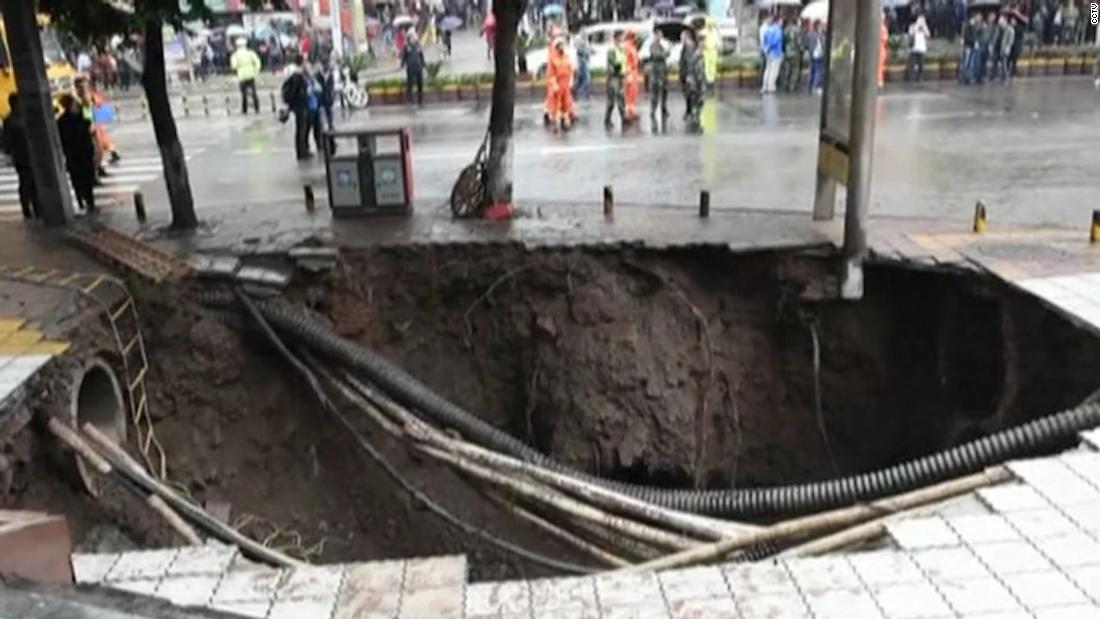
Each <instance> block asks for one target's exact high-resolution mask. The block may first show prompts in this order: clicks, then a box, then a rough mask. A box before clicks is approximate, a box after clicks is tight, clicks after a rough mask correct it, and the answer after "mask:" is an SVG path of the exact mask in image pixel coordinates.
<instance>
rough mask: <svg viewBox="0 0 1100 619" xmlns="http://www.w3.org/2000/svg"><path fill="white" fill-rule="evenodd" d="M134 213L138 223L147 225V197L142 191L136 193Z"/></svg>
mask: <svg viewBox="0 0 1100 619" xmlns="http://www.w3.org/2000/svg"><path fill="white" fill-rule="evenodd" d="M134 213H135V214H137V220H138V221H140V222H141V223H145V196H144V195H142V193H141V192H140V191H135V192H134Z"/></svg>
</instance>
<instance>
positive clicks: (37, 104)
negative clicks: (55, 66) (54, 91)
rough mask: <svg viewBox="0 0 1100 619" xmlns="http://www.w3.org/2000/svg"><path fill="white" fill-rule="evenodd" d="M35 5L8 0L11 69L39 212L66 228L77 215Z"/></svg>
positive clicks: (51, 223)
mask: <svg viewBox="0 0 1100 619" xmlns="http://www.w3.org/2000/svg"><path fill="white" fill-rule="evenodd" d="M34 5H35V3H34V2H33V0H4V1H3V3H2V6H3V16H4V24H5V26H6V28H5V30H6V32H7V35H8V36H7V38H8V43H9V44H10V47H11V64H12V66H11V69H13V70H14V71H15V83H16V88H17V90H18V92H19V114H20V116H21V117H22V122H23V126H24V128H25V129H24V130H25V132H26V136H27V142H28V144H27V150H28V153H29V155H30V165H31V175H32V177H33V178H34V186H35V190H36V193H37V196H38V199H37V203H38V209H39V211H40V212H39V213H38V214H37V215H38V217H40V218H42V219H43V220H45V222H46V225H48V226H64V225H65V224H66V223H67V222H68V220H69V218H70V217H72V215H73V204H72V195H71V194H70V193H69V182H68V178H67V176H66V174H65V165H64V161H63V160H62V154H61V138H60V137H59V136H58V134H57V123H55V122H54V117H53V101H52V98H51V97H50V83H49V81H47V80H46V66H45V61H44V60H43V56H42V40H41V39H40V38H39V35H38V21H37V19H35V13H34ZM12 113H15V111H14V110H13V111H12ZM43 145H44V146H46V147H45V148H43V147H42V146H43Z"/></svg>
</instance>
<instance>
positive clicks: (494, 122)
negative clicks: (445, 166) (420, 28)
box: [486, 0, 526, 210]
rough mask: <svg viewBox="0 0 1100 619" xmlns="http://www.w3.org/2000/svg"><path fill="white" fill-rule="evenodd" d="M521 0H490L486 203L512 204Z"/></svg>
mask: <svg viewBox="0 0 1100 619" xmlns="http://www.w3.org/2000/svg"><path fill="white" fill-rule="evenodd" d="M525 5H526V3H525V2H524V0H499V1H498V2H494V3H493V12H494V13H495V14H496V19H497V26H496V41H495V42H494V45H493V54H494V55H493V61H494V66H493V99H492V110H491V111H490V112H489V161H488V170H487V171H488V174H487V179H486V182H487V185H488V187H487V189H488V198H489V204H490V205H492V206H501V205H507V208H508V210H510V209H511V207H512V157H513V154H514V153H513V150H512V125H513V121H514V120H515V106H516V30H517V28H518V27H519V19H520V16H521V15H523V11H524V9H525Z"/></svg>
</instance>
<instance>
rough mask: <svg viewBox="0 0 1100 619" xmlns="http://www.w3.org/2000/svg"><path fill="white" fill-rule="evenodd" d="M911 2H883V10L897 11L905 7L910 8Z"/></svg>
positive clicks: (904, 0) (892, 0) (896, 0)
mask: <svg viewBox="0 0 1100 619" xmlns="http://www.w3.org/2000/svg"><path fill="white" fill-rule="evenodd" d="M910 1H911V0H882V8H884V9H897V8H901V7H903V6H909V4H910Z"/></svg>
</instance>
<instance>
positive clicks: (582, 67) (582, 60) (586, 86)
mask: <svg viewBox="0 0 1100 619" xmlns="http://www.w3.org/2000/svg"><path fill="white" fill-rule="evenodd" d="M576 51H577V75H576V78H575V79H574V81H573V97H574V98H578V97H580V96H581V93H584V98H585V99H589V98H591V97H592V79H591V77H590V75H589V69H588V66H589V62H590V61H591V58H592V48H590V47H588V41H587V40H585V38H584V37H583V36H580V37H577V45H576Z"/></svg>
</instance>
